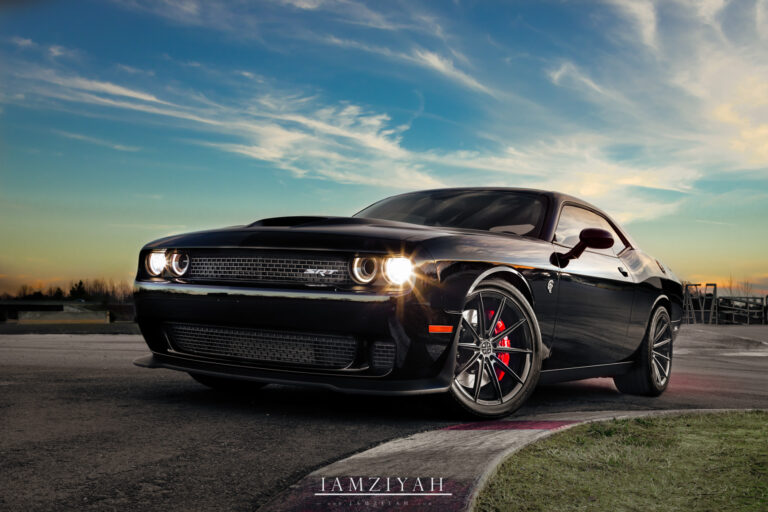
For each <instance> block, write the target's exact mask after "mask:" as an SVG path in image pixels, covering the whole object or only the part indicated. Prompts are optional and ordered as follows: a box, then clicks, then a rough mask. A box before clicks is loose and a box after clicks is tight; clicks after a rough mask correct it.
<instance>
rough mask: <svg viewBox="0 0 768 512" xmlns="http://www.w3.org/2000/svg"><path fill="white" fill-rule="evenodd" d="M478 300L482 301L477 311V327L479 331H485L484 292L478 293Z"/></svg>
mask: <svg viewBox="0 0 768 512" xmlns="http://www.w3.org/2000/svg"><path fill="white" fill-rule="evenodd" d="M477 300H478V301H479V302H480V309H479V310H478V312H477V327H478V331H480V332H485V301H483V294H482V293H478V294H477Z"/></svg>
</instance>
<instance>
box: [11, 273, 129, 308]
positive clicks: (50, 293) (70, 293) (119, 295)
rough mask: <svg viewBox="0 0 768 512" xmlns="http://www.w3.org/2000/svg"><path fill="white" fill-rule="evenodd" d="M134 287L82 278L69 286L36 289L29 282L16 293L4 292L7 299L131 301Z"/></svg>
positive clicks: (107, 302)
mask: <svg viewBox="0 0 768 512" xmlns="http://www.w3.org/2000/svg"><path fill="white" fill-rule="evenodd" d="M132 294H133V288H132V286H131V285H130V284H129V283H128V281H114V280H111V279H110V280H107V279H80V280H78V281H70V283H69V286H68V287H65V289H62V288H61V287H60V286H56V287H53V286H49V287H48V288H47V289H36V288H33V287H32V286H30V285H28V284H22V285H21V286H20V287H19V289H18V291H17V292H16V294H15V295H12V294H9V293H4V294H3V295H2V296H1V297H2V298H3V299H5V300H9V299H11V300H12V299H17V300H84V301H88V302H102V303H105V304H111V303H121V304H125V303H130V302H132V301H133V295H132Z"/></svg>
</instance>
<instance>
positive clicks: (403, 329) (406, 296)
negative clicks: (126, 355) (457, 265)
mask: <svg viewBox="0 0 768 512" xmlns="http://www.w3.org/2000/svg"><path fill="white" fill-rule="evenodd" d="M434 293H437V290H425V289H423V288H418V289H414V290H405V291H398V292H391V293H372V292H358V291H331V290H324V289H302V290H296V289H277V288H246V287H241V286H209V285H194V284H182V283H172V282H160V281H156V282H152V281H136V283H135V288H134V299H135V302H136V312H137V320H138V323H139V326H140V328H141V331H142V334H143V335H144V338H145V340H146V342H147V344H148V346H149V348H150V350H151V351H152V356H148V357H144V358H140V359H138V360H136V361H135V363H136V364H137V365H138V366H143V367H149V368H169V369H174V370H181V371H186V372H196V373H203V374H209V375H214V376H220V377H229V378H236V379H243V380H253V381H261V382H275V383H285V384H302V385H313V386H322V387H326V388H330V389H334V390H340V391H347V392H358V393H371V394H412V393H430V392H441V391H444V390H446V389H448V387H449V385H450V380H451V376H452V374H453V365H454V361H455V347H454V343H453V338H454V336H453V335H452V334H451V333H435V334H431V333H429V329H428V326H429V325H451V326H454V327H455V326H456V325H457V324H458V321H459V316H458V315H457V314H455V313H453V314H451V313H446V312H445V311H444V310H443V308H442V301H441V297H438V296H434ZM172 323H185V324H197V325H208V326H210V325H212V326H221V327H229V328H243V329H250V328H258V329H271V330H276V331H280V330H285V331H294V332H295V331H301V332H307V333H316V334H334V335H344V336H352V337H354V339H355V340H356V343H357V347H358V351H359V354H358V355H357V356H356V357H355V362H354V364H351V365H350V366H349V367H347V368H344V369H321V368H316V367H303V366H301V365H295V364H294V365H286V364H274V363H272V362H262V361H253V360H248V361H246V360H237V359H236V358H235V359H233V358H226V359H222V358H217V357H209V356H201V355H199V354H198V355H196V354H192V353H184V352H183V351H179V350H178V347H174V346H173V343H172V342H171V340H170V338H169V336H168V330H167V326H168V325H169V324H172ZM380 341H386V342H390V343H394V346H395V356H394V361H393V363H392V366H391V368H388V369H387V370H386V371H385V372H382V371H380V370H374V369H373V368H372V367H371V365H370V364H369V363H370V361H368V359H367V354H368V352H367V348H368V347H370V346H371V344H373V343H376V342H380Z"/></svg>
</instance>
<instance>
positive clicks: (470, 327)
mask: <svg viewBox="0 0 768 512" xmlns="http://www.w3.org/2000/svg"><path fill="white" fill-rule="evenodd" d="M461 322H462V324H463V325H464V326H465V327H466V328H467V329H468V330H469V333H470V334H471V335H472V337H473V338H475V341H480V336H478V335H477V331H475V328H474V327H472V324H471V323H469V320H467V319H466V318H464V315H463V314H462V315H461ZM477 325H478V326H479V325H480V320H478V321H477Z"/></svg>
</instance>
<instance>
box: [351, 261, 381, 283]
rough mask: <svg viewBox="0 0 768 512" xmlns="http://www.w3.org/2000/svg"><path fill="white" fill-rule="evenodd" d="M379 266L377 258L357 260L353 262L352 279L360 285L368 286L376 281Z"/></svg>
mask: <svg viewBox="0 0 768 512" xmlns="http://www.w3.org/2000/svg"><path fill="white" fill-rule="evenodd" d="M378 269H379V264H378V262H377V261H376V259H375V258H355V259H354V260H352V278H353V279H354V280H355V281H357V282H358V283H360V284H368V283H370V282H372V281H373V280H374V279H376V274H377V272H378Z"/></svg>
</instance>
